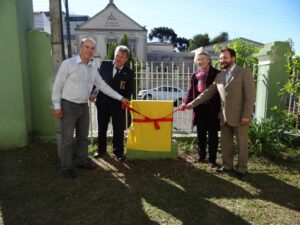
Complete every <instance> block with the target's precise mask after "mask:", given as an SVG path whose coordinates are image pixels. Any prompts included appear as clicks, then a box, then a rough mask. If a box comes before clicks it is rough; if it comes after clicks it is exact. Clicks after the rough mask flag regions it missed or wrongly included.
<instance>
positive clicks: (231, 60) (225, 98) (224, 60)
mask: <svg viewBox="0 0 300 225" xmlns="http://www.w3.org/2000/svg"><path fill="white" fill-rule="evenodd" d="M235 59H236V53H235V51H234V50H233V49H231V48H223V49H222V50H221V53H220V63H221V66H222V68H223V69H224V71H222V72H220V73H219V74H218V75H217V77H216V78H215V80H214V82H213V83H212V85H210V86H209V87H208V88H207V89H206V90H205V91H204V92H203V93H202V94H200V95H199V96H198V97H197V98H196V99H195V100H193V101H192V102H190V103H189V104H188V105H187V107H186V108H194V107H196V106H197V105H200V104H203V103H205V102H207V101H208V100H209V99H211V98H212V97H213V96H214V95H215V94H216V93H219V95H220V99H221V112H220V124H221V150H222V161H223V166H222V168H220V169H218V170H217V172H220V173H224V172H231V171H233V169H234V165H233V159H234V152H233V137H234V136H235V137H236V139H237V142H238V146H239V153H238V158H237V164H236V165H235V172H236V175H237V176H238V177H243V176H244V175H245V174H246V172H247V162H248V128H249V124H250V121H251V115H252V112H253V107H254V102H255V85H254V79H253V76H252V74H251V72H250V71H249V70H247V69H245V68H242V67H239V66H238V65H236V63H235Z"/></svg>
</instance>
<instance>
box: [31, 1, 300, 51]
mask: <svg viewBox="0 0 300 225" xmlns="http://www.w3.org/2000/svg"><path fill="white" fill-rule="evenodd" d="M68 3H69V12H70V14H77V15H88V16H90V17H92V16H94V15H95V14H97V13H98V12H100V11H101V10H102V9H104V8H105V7H106V5H107V4H108V3H109V0H69V1H68ZM114 4H115V5H116V6H117V7H118V8H119V9H120V10H121V11H122V12H123V13H125V14H126V15H127V16H129V17H130V18H131V19H133V20H134V21H135V22H137V23H138V24H140V25H141V26H146V29H147V30H148V34H149V33H150V32H151V29H153V28H154V27H162V26H164V27H169V28H172V29H173V30H174V31H175V33H176V34H177V36H178V37H185V38H187V39H190V38H193V36H194V35H197V34H205V33H207V34H208V35H209V37H210V39H212V38H214V37H215V36H217V35H219V34H220V33H221V32H227V33H228V34H229V39H234V38H238V37H243V38H247V39H250V40H253V41H257V42H261V43H264V44H266V43H270V42H273V41H287V40H289V39H291V40H292V41H293V43H294V47H293V48H294V50H295V51H296V53H297V55H300V0H251V1H250V0H243V1H241V0H222V1H220V0H151V1H149V0H148V1H147V0H114ZM62 7H63V11H65V10H64V0H63V1H62ZM33 9H34V11H49V0H33Z"/></svg>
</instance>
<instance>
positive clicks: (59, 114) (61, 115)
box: [53, 109, 63, 119]
mask: <svg viewBox="0 0 300 225" xmlns="http://www.w3.org/2000/svg"><path fill="white" fill-rule="evenodd" d="M53 113H54V116H55V117H56V118H57V119H61V118H62V117H63V114H62V111H61V109H54V110H53Z"/></svg>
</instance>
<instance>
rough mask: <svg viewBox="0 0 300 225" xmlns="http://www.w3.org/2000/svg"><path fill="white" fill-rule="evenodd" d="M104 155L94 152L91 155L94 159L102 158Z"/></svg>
mask: <svg viewBox="0 0 300 225" xmlns="http://www.w3.org/2000/svg"><path fill="white" fill-rule="evenodd" d="M105 154H106V152H95V154H94V155H93V158H94V159H99V158H101V157H103V156H104V155H105Z"/></svg>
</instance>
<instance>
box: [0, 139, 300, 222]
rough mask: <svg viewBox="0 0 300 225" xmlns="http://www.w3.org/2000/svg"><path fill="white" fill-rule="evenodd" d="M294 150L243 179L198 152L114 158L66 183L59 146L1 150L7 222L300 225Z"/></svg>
mask: <svg viewBox="0 0 300 225" xmlns="http://www.w3.org/2000/svg"><path fill="white" fill-rule="evenodd" d="M291 154H294V155H293V157H290V158H289V156H291ZM291 154H286V155H285V159H282V160H280V161H277V162H276V163H273V162H271V161H268V160H266V159H251V160H250V162H249V174H248V175H247V176H246V177H245V178H243V180H238V179H236V178H234V177H232V176H229V175H219V174H216V173H215V172H214V170H212V169H210V168H209V167H208V166H207V165H206V164H195V163H193V159H194V157H195V155H194V153H193V152H192V153H186V152H181V153H180V157H179V159H177V160H153V161H142V160H133V161H129V160H128V161H126V163H125V164H120V163H118V162H117V161H116V160H115V159H114V157H113V156H111V155H108V156H107V157H106V158H104V159H101V160H100V161H99V162H97V164H98V166H99V168H98V169H97V170H95V171H84V170H77V171H76V172H77V173H78V176H79V177H78V178H77V179H75V180H66V179H64V178H63V177H62V175H61V172H60V169H59V166H58V161H57V157H56V146H55V145H54V144H34V145H32V146H30V147H28V148H24V149H17V150H7V151H0V224H4V225H18V224H20V225H26V224H30V225H31V224H32V225H33V224H37V225H46V224H49V225H67V224H70V225H71V224H72V225H77V224H78V225H79V224H82V225H88V224H100V225H105V224H110V225H111V224H112V225H115V224H116V225H117V224H118V225H125V224H129V225H140V224H141V225H144V224H172V225H173V224H185V225H189V224H195V225H198V224H208V225H213V224H226V225H227V224H230V225H234V224H278V225H279V224H280V225H284V224H287V225H294V224H295V225H298V224H300V175H299V171H300V165H299V162H300V161H299V159H300V158H299V155H300V154H299V150H298V151H296V150H295V151H293V152H292V153H291ZM219 162H220V161H219Z"/></svg>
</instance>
